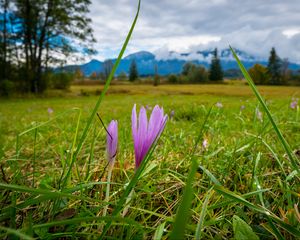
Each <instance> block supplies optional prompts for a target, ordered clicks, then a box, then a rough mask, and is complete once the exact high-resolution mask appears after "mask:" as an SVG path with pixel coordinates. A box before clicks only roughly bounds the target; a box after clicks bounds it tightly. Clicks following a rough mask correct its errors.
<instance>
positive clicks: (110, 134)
mask: <svg viewBox="0 0 300 240" xmlns="http://www.w3.org/2000/svg"><path fill="white" fill-rule="evenodd" d="M106 144H107V145H106V150H107V160H108V161H109V163H110V164H113V163H114V161H115V158H116V155H117V147H118V122H117V121H116V120H112V121H111V122H110V123H109V125H108V127H107V136H106Z"/></svg>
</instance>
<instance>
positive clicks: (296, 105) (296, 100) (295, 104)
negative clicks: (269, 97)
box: [290, 98, 299, 109]
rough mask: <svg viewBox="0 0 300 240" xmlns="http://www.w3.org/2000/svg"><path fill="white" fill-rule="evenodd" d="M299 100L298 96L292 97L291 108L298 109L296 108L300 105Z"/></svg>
mask: <svg viewBox="0 0 300 240" xmlns="http://www.w3.org/2000/svg"><path fill="white" fill-rule="evenodd" d="M298 100H299V99H298V98H296V99H295V98H293V99H292V102H291V104H290V108H291V109H296V108H297V107H298Z"/></svg>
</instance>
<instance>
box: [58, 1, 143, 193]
mask: <svg viewBox="0 0 300 240" xmlns="http://www.w3.org/2000/svg"><path fill="white" fill-rule="evenodd" d="M140 5H141V0H139V3H138V9H137V12H136V15H135V18H134V20H133V23H132V25H131V28H130V30H129V32H128V34H127V37H126V39H125V42H124V44H123V46H122V49H121V51H120V53H119V56H118V58H117V60H116V62H115V63H114V66H113V68H112V70H111V72H110V74H109V76H108V79H107V80H106V83H105V85H104V89H103V91H102V92H101V95H100V97H99V99H98V100H97V102H96V105H95V107H94V109H93V111H92V113H91V115H90V117H89V118H88V120H87V123H86V125H85V128H84V130H83V133H82V135H81V138H80V140H79V142H78V145H77V148H76V152H75V153H74V154H73V156H72V159H71V164H70V166H69V169H68V172H67V174H66V176H65V178H64V181H63V185H62V187H63V188H64V187H65V185H66V183H67V181H68V178H69V177H70V174H71V170H72V167H73V165H74V162H75V160H76V158H77V156H78V154H79V152H80V151H81V148H82V145H83V142H84V141H85V139H86V136H87V134H88V131H89V129H90V126H91V124H92V121H93V119H94V117H95V115H96V112H97V110H98V108H99V107H100V104H101V102H102V100H103V98H104V96H105V94H106V92H107V90H108V88H109V85H110V82H111V80H112V78H113V77H114V75H115V72H116V70H117V68H118V66H119V64H120V61H121V59H122V56H123V54H124V52H125V49H126V47H127V45H128V42H129V40H130V38H131V35H132V32H133V29H134V27H135V24H136V21H137V19H138V15H139V11H140Z"/></svg>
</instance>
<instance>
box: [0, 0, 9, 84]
mask: <svg viewBox="0 0 300 240" xmlns="http://www.w3.org/2000/svg"><path fill="white" fill-rule="evenodd" d="M0 8H1V10H2V11H1V14H0V15H1V19H0V82H1V81H2V80H5V79H7V77H8V70H9V69H8V68H9V65H10V63H9V59H8V45H9V41H8V39H9V38H8V29H7V28H8V16H9V14H8V11H9V1H8V0H0Z"/></svg>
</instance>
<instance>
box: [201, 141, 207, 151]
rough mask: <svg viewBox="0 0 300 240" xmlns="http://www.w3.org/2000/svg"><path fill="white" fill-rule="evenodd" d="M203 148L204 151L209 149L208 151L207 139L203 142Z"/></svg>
mask: <svg viewBox="0 0 300 240" xmlns="http://www.w3.org/2000/svg"><path fill="white" fill-rule="evenodd" d="M202 148H203V149H204V150H207V149H208V141H207V139H204V140H203V142H202Z"/></svg>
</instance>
